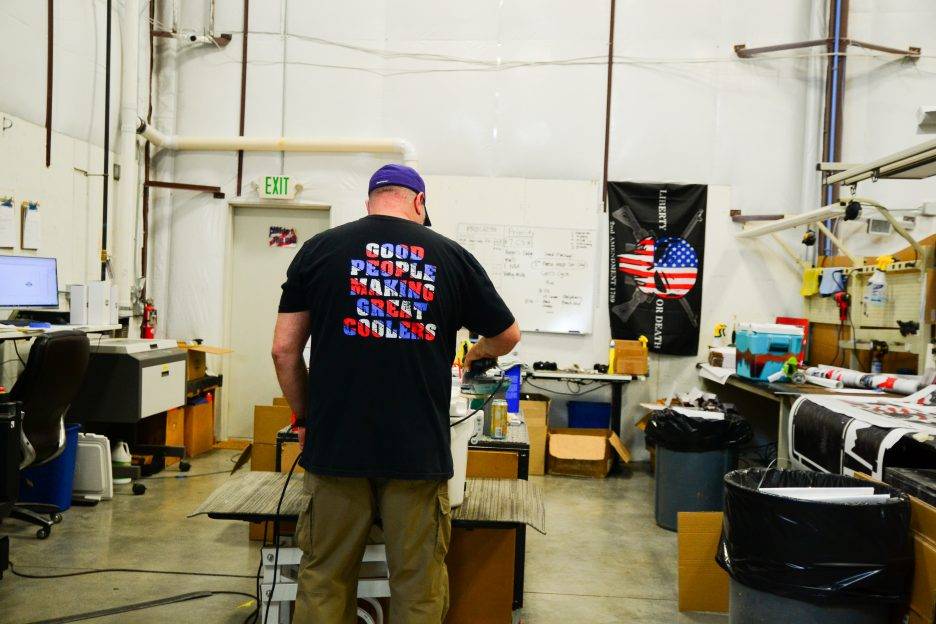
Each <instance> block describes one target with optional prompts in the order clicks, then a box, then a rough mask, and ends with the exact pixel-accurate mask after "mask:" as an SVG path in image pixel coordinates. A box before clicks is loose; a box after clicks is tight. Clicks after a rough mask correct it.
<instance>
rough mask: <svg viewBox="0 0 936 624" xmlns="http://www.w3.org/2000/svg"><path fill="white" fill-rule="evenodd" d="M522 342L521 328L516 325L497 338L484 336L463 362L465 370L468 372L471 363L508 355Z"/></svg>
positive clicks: (469, 350)
mask: <svg viewBox="0 0 936 624" xmlns="http://www.w3.org/2000/svg"><path fill="white" fill-rule="evenodd" d="M518 342H520V326H519V325H517V324H516V323H514V324H513V325H511V326H510V327H508V328H507V329H505V330H504V331H502V332H501V333H499V334H497V335H496V336H484V337H482V338H481V339H480V340H478V342H476V343H474V346H472V347H471V348H470V349H468V353H466V354H465V359H464V361H463V362H462V368H463V370H465V371H467V370H469V368H470V367H471V363H472V362H474V361H475V360H480V359H482V358H496V357H500V356H501V355H507V354H508V353H510V352H511V350H513V348H514V347H516V346H517V343H518Z"/></svg>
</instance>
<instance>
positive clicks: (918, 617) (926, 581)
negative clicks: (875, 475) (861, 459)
mask: <svg viewBox="0 0 936 624" xmlns="http://www.w3.org/2000/svg"><path fill="white" fill-rule="evenodd" d="M855 476H856V477H858V478H859V479H864V480H866V481H871V482H874V483H880V482H879V481H877V480H875V479H872V478H871V477H869V476H868V475H866V474H863V473H860V472H856V473H855ZM907 497H908V498H909V499H910V532H911V534H912V536H913V552H914V558H915V560H914V564H913V584H912V586H911V588H910V612H909V613H910V620H909V621H910V622H919V623H920V624H933V623H934V622H936V507H934V506H933V505H930V504H929V503H926V502H924V501H922V500H920V499H919V498H917V497H915V496H911V495H909V494H908V495H907Z"/></svg>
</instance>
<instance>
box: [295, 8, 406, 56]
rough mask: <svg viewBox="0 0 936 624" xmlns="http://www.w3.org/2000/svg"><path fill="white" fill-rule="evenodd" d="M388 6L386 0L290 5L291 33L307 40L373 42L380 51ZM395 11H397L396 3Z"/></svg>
mask: <svg viewBox="0 0 936 624" xmlns="http://www.w3.org/2000/svg"><path fill="white" fill-rule="evenodd" d="M386 10H387V3H386V2H385V1H384V0H343V1H342V2H333V1H332V0H306V1H304V2H295V1H292V2H290V3H289V11H288V19H287V22H288V24H287V29H288V31H289V32H290V33H292V34H295V35H300V36H306V37H321V38H323V39H331V40H340V41H348V40H352V39H353V40H370V41H372V42H373V43H374V44H377V45H375V46H374V47H378V45H379V44H380V43H382V42H383V39H384V34H385V33H384V23H385V19H386ZM393 10H394V11H395V10H397V8H396V3H394V4H393Z"/></svg>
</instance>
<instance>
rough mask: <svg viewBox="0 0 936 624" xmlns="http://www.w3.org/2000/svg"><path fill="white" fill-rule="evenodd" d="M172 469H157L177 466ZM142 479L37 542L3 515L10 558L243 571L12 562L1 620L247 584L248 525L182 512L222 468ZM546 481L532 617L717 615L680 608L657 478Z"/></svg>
mask: <svg viewBox="0 0 936 624" xmlns="http://www.w3.org/2000/svg"><path fill="white" fill-rule="evenodd" d="M233 455H234V453H233V452H232V451H215V452H213V453H210V454H208V455H205V456H202V457H200V458H197V459H195V460H193V462H192V470H191V472H189V473H188V474H189V475H192V476H194V475H197V474H200V473H208V472H213V471H217V470H223V469H227V468H230V467H231V463H230V460H231V458H232V456H233ZM178 474H180V473H178V472H177V471H176V470H174V469H170V470H169V471H166V472H163V473H161V474H160V475H157V476H158V477H165V476H175V475H178ZM224 478H225V477H224V475H223V474H217V475H209V476H202V477H196V478H191V477H185V478H168V479H160V480H155V479H147V480H146V481H145V483H146V485H147V488H148V491H147V492H146V494H145V495H143V496H132V495H130V494H129V486H118V491H119V492H120V493H119V494H118V495H117V496H115V497H114V500H113V501H110V502H106V503H101V504H100V505H98V506H97V507H73V508H72V509H71V510H69V511H68V512H67V513H66V514H65V520H64V522H63V523H62V524H60V525H58V526H56V527H55V529H54V530H53V533H52V537H50V538H49V539H47V540H44V541H40V540H37V539H36V538H35V537H34V533H35V531H34V530H33V528H29V527H27V525H25V524H23V523H20V522H13V521H8V522H5V523H4V524H3V526H2V527H0V534H4V535H10V536H11V540H10V541H11V545H10V558H11V559H12V561H13V562H14V564H15V565H16V567H17V570H18V571H21V572H25V573H29V574H42V575H47V574H55V573H63V572H72V571H80V570H82V569H88V568H102V567H128V568H148V569H160V570H178V571H186V572H189V571H202V572H212V573H223V574H235V575H244V576H245V577H249V578H232V577H200V576H173V575H157V574H137V573H106V574H93V575H86V576H78V577H70V578H63V579H54V580H36V579H25V578H19V577H16V576H13V575H12V574H10V573H9V572H7V574H6V575H5V576H4V578H3V579H2V580H0V623H3V624H7V623H9V624H14V623H26V622H35V621H38V620H43V619H48V618H53V617H62V616H64V615H68V614H74V613H80V612H84V611H91V610H97V609H104V608H108V607H112V606H117V605H123V604H129V603H133V602H141V601H144V600H153V599H156V598H161V597H166V596H173V595H177V594H182V593H186V592H191V591H200V590H225V591H241V592H246V593H248V594H252V593H253V591H254V589H253V588H254V582H253V580H252V575H253V574H254V573H255V572H256V569H257V562H258V553H257V545H256V543H252V542H248V540H247V527H246V525H243V524H241V523H237V522H224V521H217V520H209V519H207V518H205V517H200V518H194V519H187V518H186V517H185V516H186V515H187V514H188V513H189V512H190V511H191V510H192V509H194V508H195V507H196V506H197V505H198V504H199V503H200V502H201V501H202V500H203V499H204V498H205V497H206V496H207V495H208V494H209V493H210V492H211V491H212V490H213V489H214V488H215V487H216V486H217V485H218V484H219V483H220V482H221V481H222V480H223V479H224ZM533 479H534V480H535V482H536V483H538V484H540V485H541V486H542V487H543V488H544V489H545V492H546V517H547V530H548V535H546V536H543V535H540V534H539V533H537V532H536V531H534V530H532V529H529V530H528V531H527V568H526V575H527V576H526V595H525V599H524V601H525V606H524V609H523V612H522V620H523V621H524V622H526V623H527V624H551V623H563V624H564V623H568V622H588V623H599V622H640V623H645V624H651V623H661V624H662V623H666V624H672V623H673V622H679V623H683V624H688V623H697V624H702V623H715V622H719V623H721V622H726V621H727V618H725V617H723V616H719V615H713V614H698V613H695V614H679V613H677V610H676V535H675V534H674V533H670V532H669V531H664V530H663V529H660V528H658V527H657V526H656V525H655V524H654V522H653V479H652V478H651V477H650V476H649V475H648V474H646V473H644V472H641V471H634V472H632V473H630V474H628V475H625V476H621V475H617V476H612V477H609V478H608V479H604V480H581V479H569V478H563V477H550V476H547V477H533ZM252 609H253V604H252V602H250V601H249V599H248V598H246V597H241V596H234V595H217V596H212V597H209V598H204V599H199V600H193V601H189V602H184V603H178V604H174V605H169V606H162V607H157V608H153V609H148V610H142V611H135V612H133V613H129V614H122V615H114V616H110V617H103V618H97V619H95V620H88V621H93V622H96V623H101V624H104V623H108V624H111V623H114V624H116V623H117V622H198V623H199V624H213V623H230V624H234V623H240V622H242V621H243V619H244V618H245V617H246V616H247V615H248V614H249V613H250V611H251V610H252Z"/></svg>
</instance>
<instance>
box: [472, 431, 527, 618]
mask: <svg viewBox="0 0 936 624" xmlns="http://www.w3.org/2000/svg"><path fill="white" fill-rule="evenodd" d="M468 450H469V451H481V452H508V453H516V454H517V477H516V478H517V479H518V480H521V481H526V480H528V479H529V477H530V434H529V432H528V431H527V426H526V423H525V422H520V423H519V424H511V425H510V426H509V427H508V428H507V437H506V438H492V437H490V436H487V435H479V436H477V437H475V438H472V439H471V441H469V442H468ZM472 476H473V475H472V474H471V465H470V463H469V467H468V473H467V477H468V479H469V480H470V479H471V477H472ZM525 574H526V525H525V524H518V525H517V526H516V537H515V539H514V574H513V581H514V587H513V608H514V609H519V608H521V607H522V606H523V580H524V576H525Z"/></svg>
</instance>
